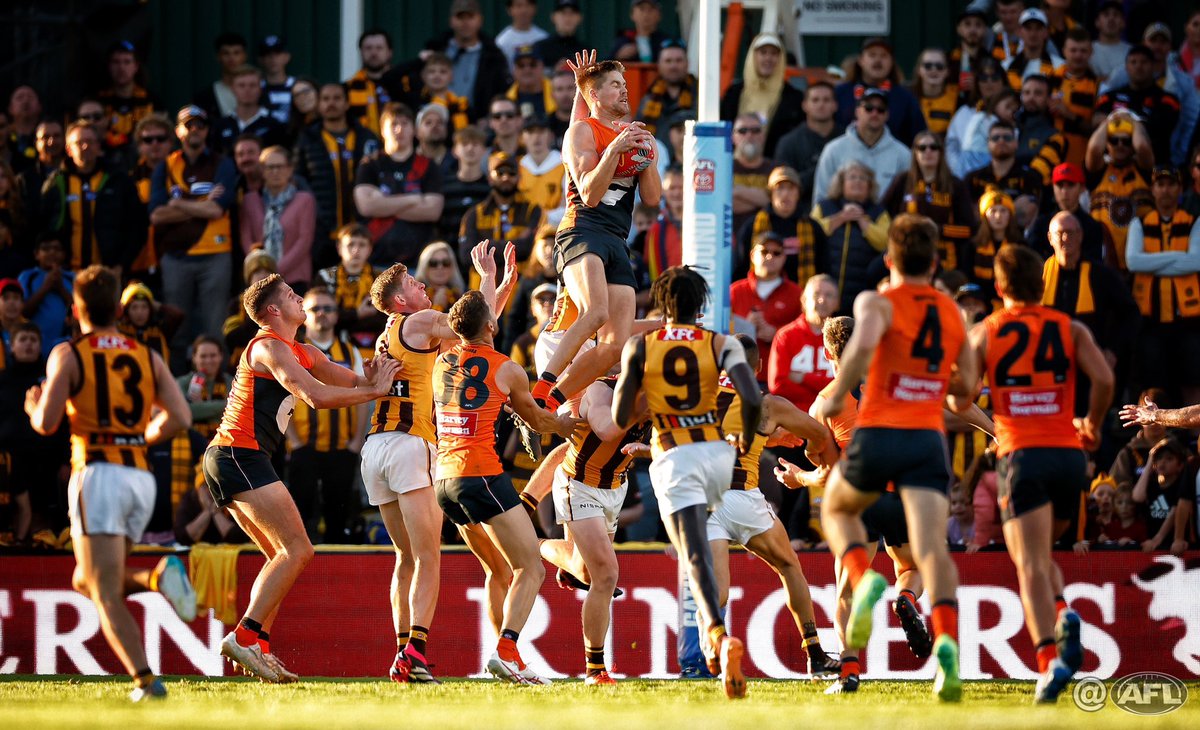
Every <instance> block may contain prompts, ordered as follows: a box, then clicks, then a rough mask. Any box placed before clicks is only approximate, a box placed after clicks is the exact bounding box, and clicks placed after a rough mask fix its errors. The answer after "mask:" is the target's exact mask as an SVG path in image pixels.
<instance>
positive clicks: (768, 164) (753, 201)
mask: <svg viewBox="0 0 1200 730" xmlns="http://www.w3.org/2000/svg"><path fill="white" fill-rule="evenodd" d="M766 131H767V129H766V126H765V125H764V124H763V123H762V119H760V118H759V117H758V116H757V115H755V114H739V115H738V116H737V118H736V119H734V120H733V230H735V231H740V230H742V226H744V225H746V221H748V220H750V219H751V218H753V217H754V216H755V214H757V213H758V211H760V210H762V209H763V208H765V207H767V204H768V203H770V201H771V194H770V192H768V190H767V179H768V177H769V176H770V174H771V171H772V170H774V169H775V168H776V166H777V165H776V163H775V161H774V160H772V159H770V158H769V157H767V156H765V155H764V154H763V141H764V139H765V138H766Z"/></svg>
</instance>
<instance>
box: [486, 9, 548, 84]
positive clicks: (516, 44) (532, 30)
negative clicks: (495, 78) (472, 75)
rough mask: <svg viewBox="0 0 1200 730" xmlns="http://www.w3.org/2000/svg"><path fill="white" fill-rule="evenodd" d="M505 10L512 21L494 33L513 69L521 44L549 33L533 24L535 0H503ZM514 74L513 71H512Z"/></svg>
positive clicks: (533, 41) (529, 43)
mask: <svg viewBox="0 0 1200 730" xmlns="http://www.w3.org/2000/svg"><path fill="white" fill-rule="evenodd" d="M504 5H505V10H507V11H508V17H509V18H511V19H512V23H510V24H509V25H507V26H505V27H504V29H503V30H501V31H500V32H499V33H497V34H496V45H497V46H498V47H499V48H500V50H501V51H504V56H505V57H506V58H507V59H508V63H509V66H510V67H513V68H514V69H515V67H516V61H517V49H518V48H521V47H522V46H529V47H530V50H532V46H533V45H534V44H535V43H537V42H538V41H540V40H542V39H544V38H549V37H550V34H549V33H547V32H546V30H545V29H544V28H542V27H540V26H538V25H535V24H534V22H533V18H534V16H535V15H537V2H535V0H505V3H504ZM514 75H515V72H514Z"/></svg>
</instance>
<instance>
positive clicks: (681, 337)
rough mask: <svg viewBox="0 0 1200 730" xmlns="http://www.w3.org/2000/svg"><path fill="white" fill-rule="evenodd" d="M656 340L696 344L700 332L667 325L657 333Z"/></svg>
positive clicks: (689, 328)
mask: <svg viewBox="0 0 1200 730" xmlns="http://www.w3.org/2000/svg"><path fill="white" fill-rule="evenodd" d="M658 339H659V340H660V341H662V342H696V341H697V340H699V339H700V330H698V329H695V328H692V327H672V326H671V325H667V326H665V327H663V328H662V329H661V330H659V331H658Z"/></svg>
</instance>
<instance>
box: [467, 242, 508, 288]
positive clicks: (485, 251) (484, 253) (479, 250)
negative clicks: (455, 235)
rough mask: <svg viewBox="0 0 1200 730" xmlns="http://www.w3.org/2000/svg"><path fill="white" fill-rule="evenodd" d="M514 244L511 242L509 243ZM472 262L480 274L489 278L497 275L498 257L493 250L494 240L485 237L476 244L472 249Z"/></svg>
mask: <svg viewBox="0 0 1200 730" xmlns="http://www.w3.org/2000/svg"><path fill="white" fill-rule="evenodd" d="M509 245H510V246H511V245H512V244H511V243H510V244H509ZM471 263H472V264H473V265H474V266H475V270H476V271H478V272H479V276H480V277H483V278H485V279H486V278H487V277H489V276H491V277H493V278H494V277H495V276H496V258H495V253H494V252H493V250H492V242H491V240H490V239H487V238H485V239H483V240H482V241H480V242H479V243H477V244H475V247H474V248H472V249H471Z"/></svg>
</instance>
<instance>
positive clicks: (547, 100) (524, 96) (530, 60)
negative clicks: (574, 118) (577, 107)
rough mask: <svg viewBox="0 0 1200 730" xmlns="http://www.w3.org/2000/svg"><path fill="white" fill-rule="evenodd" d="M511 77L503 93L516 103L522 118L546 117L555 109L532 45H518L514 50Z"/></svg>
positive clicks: (546, 80) (547, 83)
mask: <svg viewBox="0 0 1200 730" xmlns="http://www.w3.org/2000/svg"><path fill="white" fill-rule="evenodd" d="M513 79H514V81H513V85H512V86H510V87H508V91H506V92H505V93H504V95H505V96H506V97H508V98H509V99H510V100H512V101H513V102H515V103H516V105H517V111H519V112H520V113H521V117H522V118H523V119H528V118H530V117H546V116H548V115H550V114H553V113H554V112H555V111H556V110H557V108H558V107H557V105H556V104H555V103H554V95H553V94H552V93H551V91H550V79H548V78H546V68H545V66H543V65H542V59H540V58H538V56H537V54H536V53H534V52H533V46H520V47H518V48H517V49H515V50H514V52H513Z"/></svg>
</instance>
